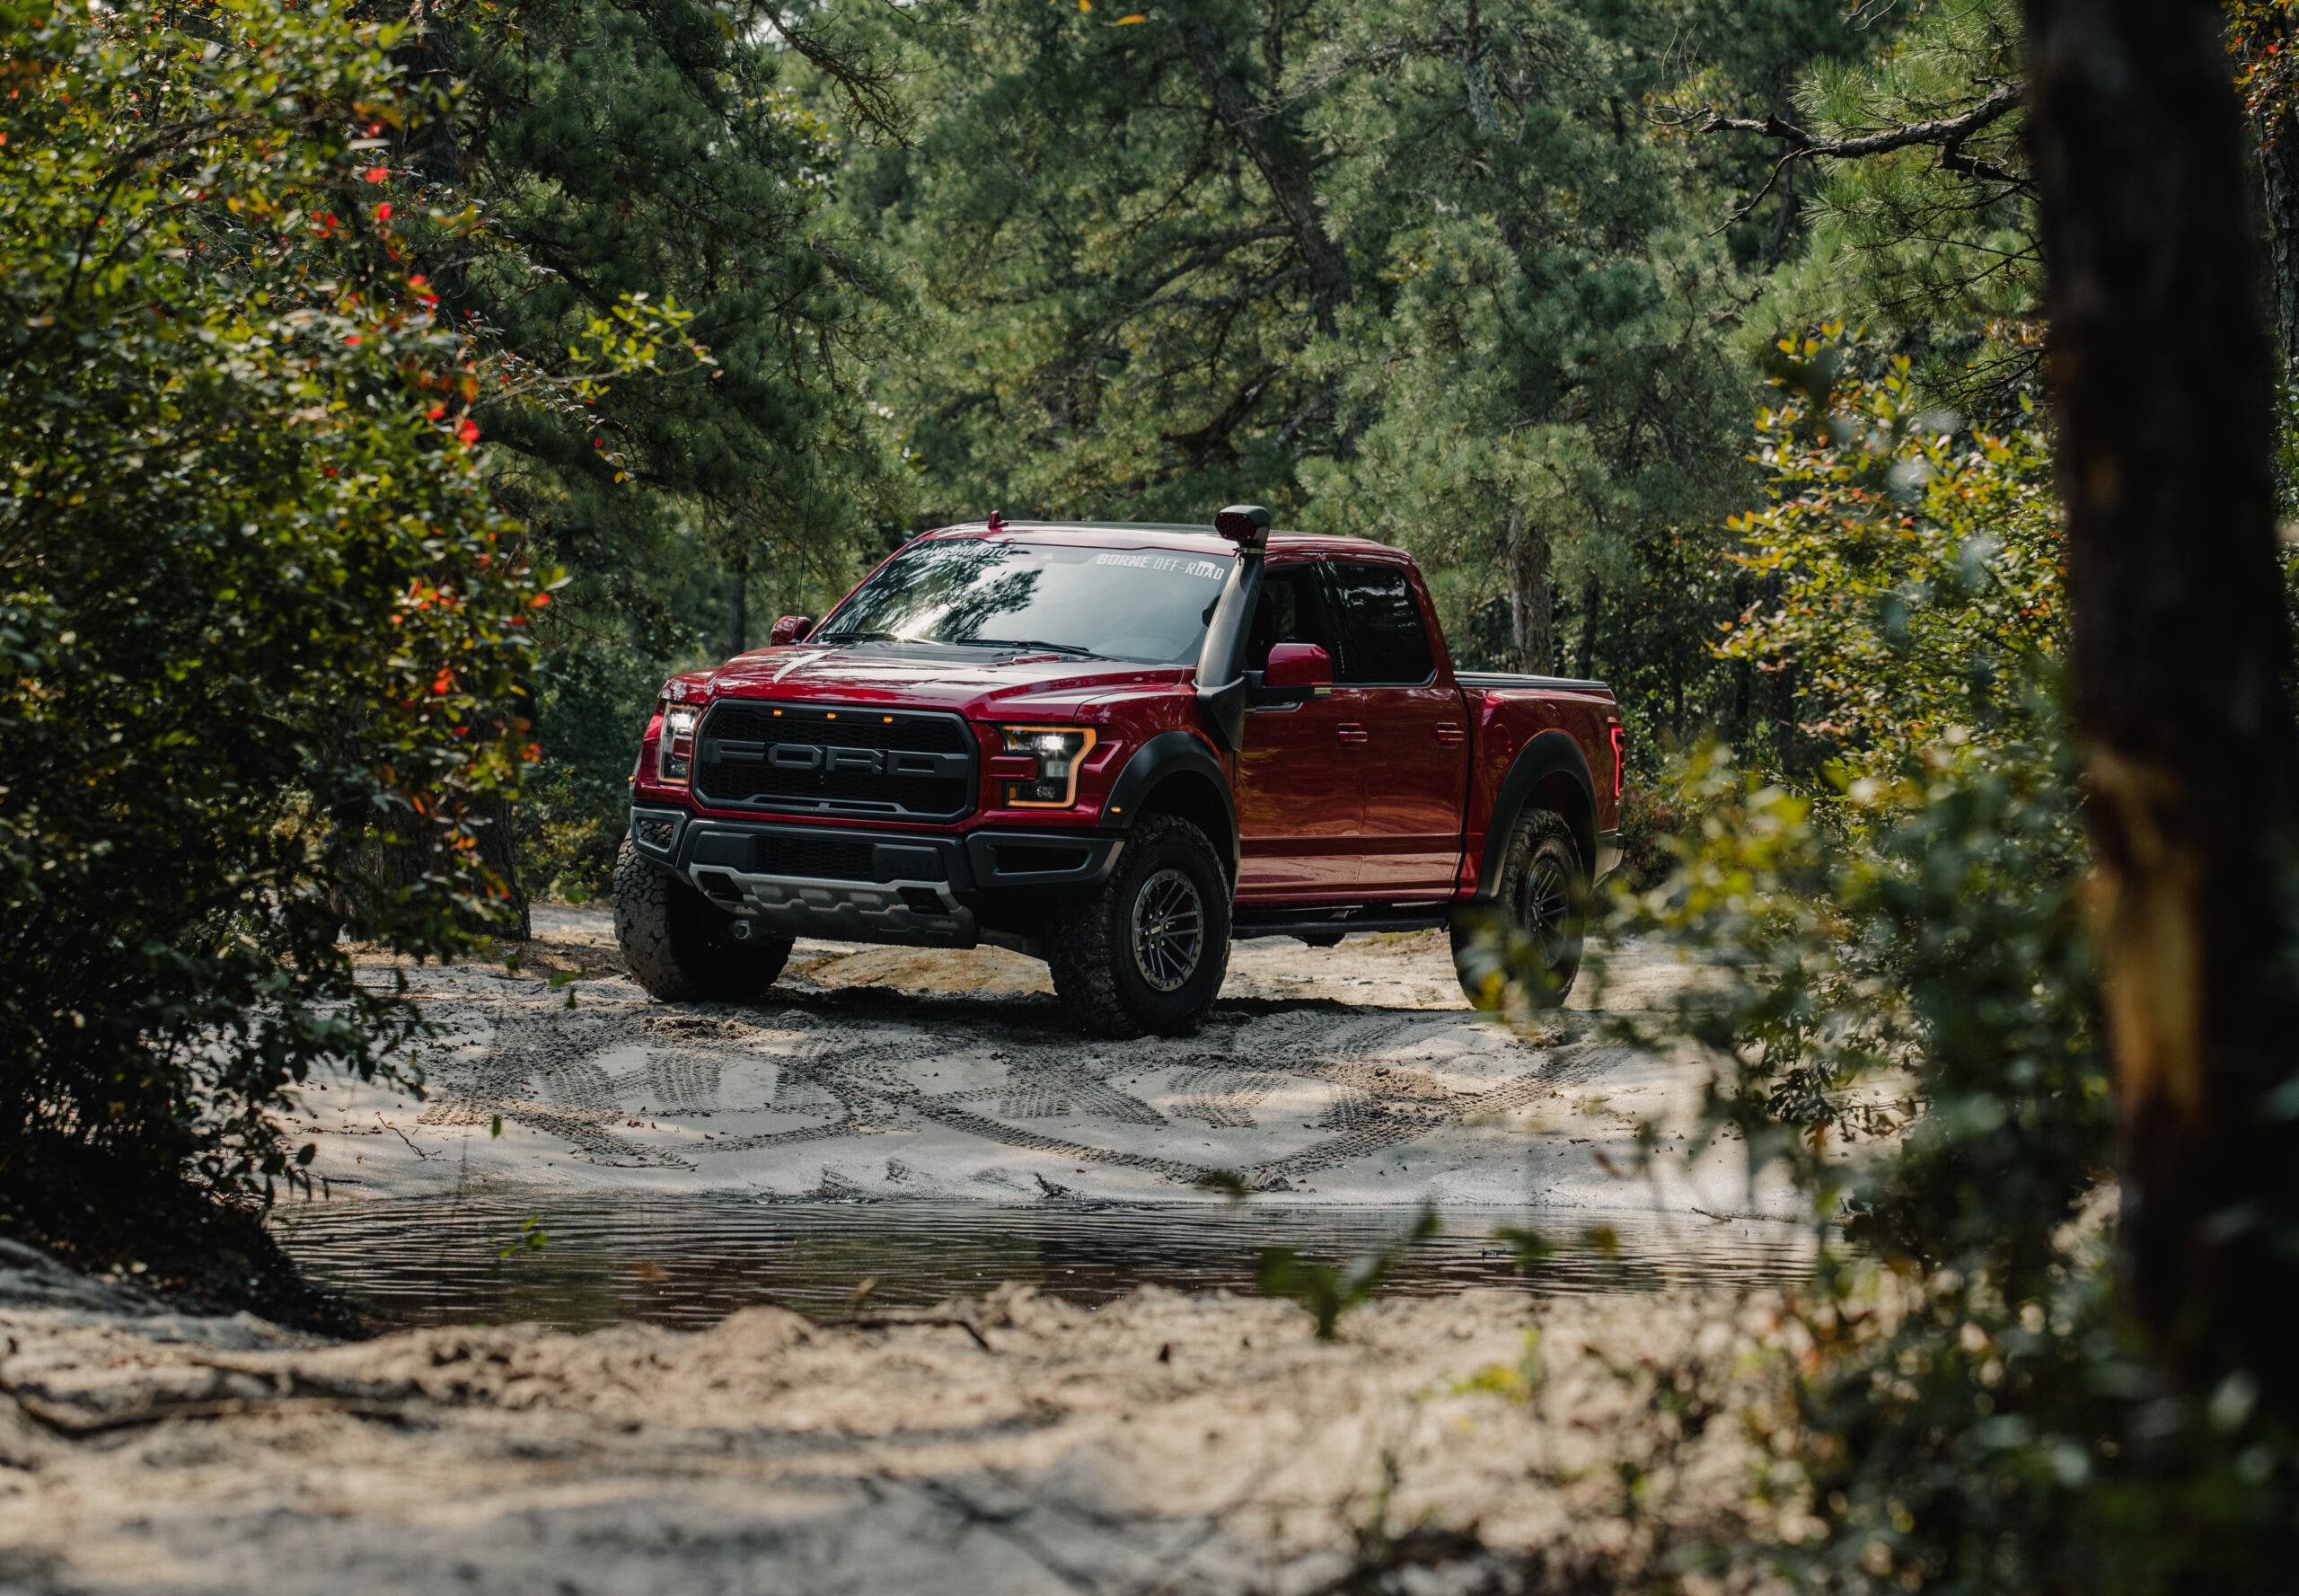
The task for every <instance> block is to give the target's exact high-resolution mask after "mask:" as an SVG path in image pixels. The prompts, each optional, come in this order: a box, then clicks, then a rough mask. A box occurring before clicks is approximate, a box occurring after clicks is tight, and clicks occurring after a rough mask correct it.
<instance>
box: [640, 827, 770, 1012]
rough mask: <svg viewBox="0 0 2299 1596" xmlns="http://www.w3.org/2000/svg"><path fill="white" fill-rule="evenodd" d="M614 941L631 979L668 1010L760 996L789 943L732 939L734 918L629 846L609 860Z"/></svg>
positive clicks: (733, 935)
mask: <svg viewBox="0 0 2299 1596" xmlns="http://www.w3.org/2000/svg"><path fill="white" fill-rule="evenodd" d="M614 939H615V941H616V942H617V943H619V944H620V945H621V948H622V958H623V962H624V963H625V964H626V965H628V966H630V974H631V979H633V980H634V981H636V982H638V983H639V985H641V986H643V987H645V988H646V989H647V994H648V995H649V996H650V997H656V998H659V999H661V1000H662V1001H664V1002H666V1003H683V1002H691V1001H694V1000H696V999H698V998H704V999H715V1000H718V1001H739V1000H741V999H744V998H755V997H760V996H762V995H763V994H764V993H765V992H766V989H767V988H768V987H770V986H772V985H773V984H774V978H775V977H776V976H777V975H780V974H782V966H783V965H784V964H785V963H787V962H788V959H789V957H790V945H791V939H789V938H788V937H773V936H763V935H761V936H753V937H751V938H749V939H742V938H738V937H737V936H736V935H735V917H734V916H733V915H731V914H729V913H727V912H726V911H725V910H724V909H721V908H720V907H718V904H714V903H712V902H711V901H710V900H709V898H707V897H704V896H703V895H701V894H700V893H699V892H697V891H696V890H695V889H694V888H693V887H691V886H688V885H687V884H686V883H685V882H684V881H682V880H680V879H679V878H678V877H676V876H674V875H672V874H671V873H670V872H669V871H668V870H665V869H663V868H662V867H661V866H660V865H657V864H656V863H654V862H653V861H652V860H649V859H647V856H646V855H645V854H642V853H640V852H639V851H638V850H637V849H636V848H634V847H632V846H631V844H630V839H629V838H627V837H626V838H625V839H624V840H623V843H622V846H621V849H620V850H618V851H616V853H615V856H614Z"/></svg>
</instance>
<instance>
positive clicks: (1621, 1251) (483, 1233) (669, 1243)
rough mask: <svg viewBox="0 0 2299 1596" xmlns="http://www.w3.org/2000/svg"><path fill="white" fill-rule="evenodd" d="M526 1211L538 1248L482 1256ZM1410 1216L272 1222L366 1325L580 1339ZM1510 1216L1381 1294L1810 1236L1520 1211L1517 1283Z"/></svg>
mask: <svg viewBox="0 0 2299 1596" xmlns="http://www.w3.org/2000/svg"><path fill="white" fill-rule="evenodd" d="M538 1211H540V1212H541V1213H542V1228H543V1230H545V1231H546V1232H547V1234H548V1236H549V1241H548V1244H547V1245H546V1246H545V1247H543V1248H542V1250H540V1251H518V1252H515V1253H513V1255H512V1256H511V1257H507V1258H499V1257H498V1252H499V1251H500V1250H501V1249H503V1248H506V1246H508V1245H509V1244H511V1243H513V1242H515V1241H516V1240H517V1239H518V1238H519V1230H520V1225H521V1223H522V1222H523V1221H524V1220H525V1219H526V1218H527V1217H528V1216H529V1215H530V1214H533V1213H535V1212H538ZM1411 1219H1412V1214H1411V1212H1409V1211H1405V1210H1365V1209H1351V1210H1346V1211H1334V1210H1331V1209H1292V1210H1283V1209H1262V1208H1257V1207H1256V1208H1247V1209H1243V1210H1228V1209H1211V1208H1205V1207H1188V1208H1098V1209H1077V1208H1054V1207H1047V1208H1030V1209H1010V1208H994V1207H983V1206H974V1205H966V1206H961V1205H956V1204H902V1203H876V1204H846V1203H760V1202H756V1201H753V1200H749V1199H741V1198H734V1199H726V1198H721V1199H710V1198H655V1197H646V1196H630V1195H625V1196H616V1197H586V1198H554V1199H551V1200H549V1201H547V1202H542V1203H541V1204H538V1202H537V1201H535V1200H533V1199H529V1200H525V1201H521V1200H518V1199H515V1198H490V1199H487V1200H480V1201H460V1202H454V1203H448V1202H443V1201H418V1202H390V1203H336V1204H311V1205H308V1206H299V1207H294V1208H289V1209H286V1210H284V1211H282V1212H280V1214H279V1216H278V1218H277V1221H276V1229H277V1232H278V1234H279V1237H280V1239H281V1241H282V1242H283V1244H284V1245H285V1246H286V1248H287V1250H288V1252H289V1253H291V1254H292V1255H293V1256H294V1257H295V1260H296V1262H297V1263H298V1264H300V1265H302V1266H303V1267H304V1269H305V1270H307V1271H308V1272H309V1273H310V1274H312V1275H313V1278H315V1279H317V1280H319V1281H321V1282H322V1283H325V1284H328V1285H330V1286H332V1287H334V1288H335V1289H337V1290H338V1291H340V1292H343V1293H344V1294H345V1295H347V1296H348V1297H351V1298H353V1299H354V1300H356V1301H359V1302H360V1303H361V1304H362V1305H363V1306H364V1307H365V1308H366V1310H367V1311H368V1313H369V1314H370V1316H371V1317H373V1318H374V1319H375V1320H376V1321H377V1322H379V1323H381V1324H384V1325H443V1324H486V1323H499V1322H506V1321H511V1320H527V1319H532V1320H535V1321H537V1322H540V1323H542V1324H545V1325H550V1326H553V1327H559V1328H563V1329H577V1330H581V1329H593V1328H596V1327H601V1326H603V1325H609V1324H615V1323H620V1322H623V1321H626V1320H639V1321H642V1322H645V1323H648V1324H656V1325H665V1326H670V1327H676V1328H681V1329H699V1328H702V1327H708V1326H709V1325H712V1324H715V1323H717V1322H718V1320H719V1319H720V1318H724V1317H726V1315H727V1314H729V1313H731V1312H733V1311H734V1310H735V1309H738V1308H744V1307H749V1306H752V1305H753V1304H758V1303H772V1304H776V1305H779V1306H781V1307H785V1308H789V1309H796V1310H797V1311H798V1312H801V1313H806V1314H809V1315H811V1316H814V1317H815V1318H833V1317H836V1316H837V1315H838V1314H839V1313H841V1312H842V1311H844V1310H845V1309H846V1306H847V1303H848V1302H849V1301H850V1298H851V1297H852V1294H853V1292H854V1291H855V1288H856V1287H857V1285H858V1284H859V1283H861V1282H862V1281H864V1280H866V1279H870V1278H873V1277H875V1278H876V1281H877V1285H876V1288H875V1289H874V1291H873V1292H872V1294H871V1299H870V1300H871V1301H872V1302H873V1303H874V1304H876V1305H879V1306H883V1307H924V1306H927V1305H929V1304H931V1303H935V1302H938V1301H944V1300H945V1299H947V1298H949V1297H952V1296H956V1295H963V1294H973V1293H980V1292H985V1291H987V1290H989V1289H990V1288H991V1287H992V1286H994V1285H996V1284H998V1283H1000V1282H1001V1281H1009V1280H1010V1281H1021V1282H1025V1283H1028V1284H1031V1285H1034V1286H1035V1287H1037V1288H1038V1289H1039V1290H1040V1291H1042V1292H1046V1293H1048V1294H1049V1295H1053V1296H1059V1297H1062V1298H1066V1299H1068V1300H1070V1301H1077V1302H1083V1303H1096V1302H1105V1301H1110V1300H1112V1299H1114V1298H1116V1297H1120V1296H1123V1295H1124V1294H1125V1293H1126V1292H1131V1291H1132V1290H1134V1289H1135V1288H1137V1287H1140V1286H1143V1285H1151V1284H1155V1285H1161V1286H1167V1287H1170V1288H1173V1289H1175V1290H1177V1291H1188V1292H1202V1291H1216V1290H1223V1289H1226V1290H1230V1291H1238V1292H1246V1291H1250V1290H1252V1288H1253V1281H1254V1274H1255V1266H1256V1265H1257V1262H1258V1259H1259V1255H1260V1251H1261V1249H1262V1248H1264V1247H1273V1246H1284V1247H1290V1248H1295V1249H1296V1250H1297V1251H1299V1252H1300V1253H1302V1254H1304V1255H1305V1256H1308V1257H1326V1258H1332V1259H1342V1258H1346V1257H1352V1256H1355V1255H1357V1254H1359V1253H1362V1252H1365V1251H1367V1250H1369V1249H1370V1248H1372V1247H1374V1246H1376V1245H1378V1244H1379V1243H1380V1242H1382V1241H1383V1240H1385V1239H1388V1238H1390V1237H1394V1236H1396V1235H1397V1234H1399V1233H1401V1232H1402V1231H1403V1230H1405V1227H1406V1225H1407V1224H1409V1223H1410V1222H1411ZM1526 1222H1528V1220H1527V1216H1524V1215H1519V1214H1505V1213H1472V1214H1468V1215H1449V1216H1447V1219H1446V1221H1445V1228H1444V1230H1443V1232H1442V1233H1441V1234H1440V1235H1439V1236H1438V1237H1437V1239H1435V1240H1433V1241H1430V1242H1427V1243H1424V1244H1423V1245H1422V1246H1420V1247H1418V1248H1414V1250H1413V1251H1412V1252H1411V1253H1410V1254H1409V1255H1407V1257H1406V1260H1405V1263H1404V1264H1403V1265H1402V1266H1401V1267H1400V1268H1399V1269H1398V1270H1397V1271H1396V1274H1395V1276H1394V1278H1393V1280H1392V1282H1391V1283H1390V1284H1389V1285H1388V1286H1387V1287H1386V1288H1385V1290H1386V1292H1387V1294H1402V1295H1410V1296H1432V1295H1440V1294H1442V1293H1445V1292H1455V1291H1459V1290H1461V1289H1463V1288H1464V1287H1467V1286H1502V1287H1508V1288H1511V1289H1517V1290H1523V1291H1527V1292H1533V1293H1568V1294H1585V1293H1591V1292H1665V1291H1669V1290H1674V1289H1682V1288H1684V1287H1687V1286H1693V1285H1717V1284H1731V1285H1738V1286H1748V1285H1764V1284H1786V1283H1793V1282H1794V1281H1796V1280H1799V1279H1801V1278H1802V1277H1803V1276H1804V1275H1805V1274H1807V1273H1808V1272H1809V1269H1810V1258H1811V1244H1810V1238H1809V1237H1808V1236H1807V1235H1805V1234H1803V1233H1802V1232H1801V1231H1799V1230H1796V1229H1794V1228H1793V1227H1791V1226H1787V1225H1783V1224H1777V1223H1768V1222H1764V1221H1728V1222H1724V1223H1717V1222H1714V1221H1708V1220H1703V1219H1689V1220H1675V1219H1671V1220H1663V1219H1659V1218H1655V1217H1652V1216H1650V1215H1617V1214H1616V1215H1607V1216H1602V1220H1601V1222H1602V1224H1603V1225H1604V1226H1605V1227H1606V1228H1607V1229H1608V1230H1610V1231H1611V1232H1612V1233H1613V1236H1614V1240H1613V1242H1612V1244H1611V1247H1610V1248H1609V1249H1608V1248H1606V1247H1605V1246H1601V1245H1599V1242H1598V1241H1596V1240H1592V1239H1589V1238H1588V1237H1587V1236H1586V1235H1585V1234H1584V1232H1585V1231H1586V1230H1587V1229H1588V1228H1589V1227H1590V1226H1591V1225H1592V1224H1595V1223H1598V1222H1599V1220H1598V1218H1597V1217H1596V1216H1591V1215H1590V1214H1587V1213H1582V1212H1570V1213H1557V1214H1554V1215H1539V1214H1535V1215H1532V1216H1530V1222H1531V1223H1532V1224H1533V1225H1534V1226H1535V1227H1536V1228H1537V1229H1538V1230H1541V1231H1542V1232H1543V1233H1544V1234H1546V1235H1547V1236H1549V1237H1550V1238H1552V1239H1555V1241H1556V1242H1557V1244H1558V1250H1557V1253H1556V1256H1555V1257H1554V1258H1552V1259H1550V1260H1549V1261H1548V1262H1547V1263H1546V1264H1545V1265H1542V1266H1541V1268H1540V1269H1539V1270H1538V1272H1537V1274H1534V1275H1533V1276H1532V1277H1531V1278H1529V1279H1528V1278H1527V1277H1526V1276H1524V1275H1523V1274H1519V1271H1518V1268H1517V1263H1516V1257H1515V1255H1514V1253H1513V1252H1512V1250H1511V1248H1509V1246H1508V1245H1507V1244H1506V1243H1504V1242H1503V1241H1502V1240H1501V1239H1498V1238H1497V1237H1496V1236H1495V1234H1494V1231H1495V1230H1496V1229H1497V1228H1499V1227H1501V1226H1503V1225H1507V1224H1511V1223H1514V1224H1523V1223H1526Z"/></svg>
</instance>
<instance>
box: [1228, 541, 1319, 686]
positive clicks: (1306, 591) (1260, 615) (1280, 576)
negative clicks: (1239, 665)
mask: <svg viewBox="0 0 2299 1596" xmlns="http://www.w3.org/2000/svg"><path fill="white" fill-rule="evenodd" d="M1280 643H1315V644H1316V645H1317V647H1318V648H1323V649H1324V650H1325V651H1326V653H1328V654H1330V653H1332V652H1333V645H1332V644H1331V643H1330V642H1328V641H1326V628H1325V617H1324V615H1323V614H1322V613H1320V606H1319V604H1318V602H1317V582H1316V580H1315V579H1314V578H1313V577H1312V575H1311V573H1310V570H1309V568H1308V566H1305V565H1280V566H1272V567H1270V568H1268V569H1264V571H1263V572H1262V578H1261V603H1260V604H1259V605H1258V606H1256V607H1255V611H1254V625H1253V630H1252V631H1251V632H1249V633H1247V634H1246V669H1247V670H1249V671H1258V670H1265V669H1267V668H1268V666H1269V651H1270V650H1271V649H1272V648H1275V647H1276V646H1277V645H1278V644H1280Z"/></svg>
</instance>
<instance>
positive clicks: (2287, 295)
mask: <svg viewBox="0 0 2299 1596" xmlns="http://www.w3.org/2000/svg"><path fill="white" fill-rule="evenodd" d="M2271 25H2272V26H2273V27H2274V29H2275V31H2276V33H2277V35H2278V36H2279V37H2278V40H2277V43H2278V45H2279V48H2280V49H2281V50H2282V51H2284V52H2288V51H2290V50H2293V49H2299V19H2295V18H2294V17H2293V16H2292V15H2291V14H2290V13H2287V12H2286V13H2280V14H2278V15H2277V16H2276V17H2275V18H2274V19H2273V22H2272V24H2271ZM2251 131H2252V133H2253V135H2254V136H2255V137H2256V138H2257V140H2258V143H2259V220H2260V222H2261V224H2262V225H2263V226H2264V228H2265V229H2266V233H2267V267H2268V282H2267V287H2268V301H2267V304H2268V320H2269V322H2270V323H2271V324H2272V328H2273V331H2274V333H2275V353H2276V357H2277V370H2278V371H2280V372H2283V373H2285V374H2286V375H2287V374H2288V373H2289V372H2290V371H2291V370H2292V367H2293V366H2294V364H2295V363H2299V110H2293V108H2292V107H2291V106H2290V105H2289V104H2288V103H2287V102H2286V101H2282V100H2280V99H2277V101H2275V102H2274V103H2273V104H2272V105H2271V106H2270V108H2269V110H2268V112H2267V114H2266V116H2265V117H2263V118H2262V119H2260V120H2259V122H2257V123H2256V124H2255V125H2254V126H2253V128H2252V129H2251Z"/></svg>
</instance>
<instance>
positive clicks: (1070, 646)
mask: <svg viewBox="0 0 2299 1596" xmlns="http://www.w3.org/2000/svg"><path fill="white" fill-rule="evenodd" d="M957 640H958V641H959V642H961V643H963V644H965V646H966V647H967V648H1043V649H1044V650H1045V651H1046V652H1048V653H1050V654H1076V655H1079V656H1082V657H1085V658H1087V659H1101V658H1104V657H1105V656H1103V655H1099V654H1097V653H1095V652H1094V651H1093V650H1092V649H1091V648H1079V646H1078V645H1077V644H1075V643H1049V642H1047V641H1046V640H1045V639H1043V638H960V639H957Z"/></svg>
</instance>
